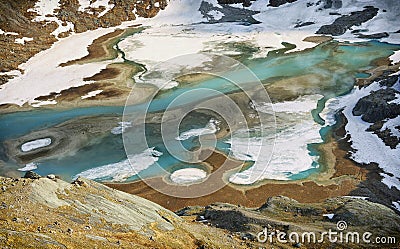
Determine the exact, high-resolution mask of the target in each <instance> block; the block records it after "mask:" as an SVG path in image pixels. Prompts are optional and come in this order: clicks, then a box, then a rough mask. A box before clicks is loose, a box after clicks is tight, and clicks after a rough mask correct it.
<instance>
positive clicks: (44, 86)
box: [0, 23, 130, 106]
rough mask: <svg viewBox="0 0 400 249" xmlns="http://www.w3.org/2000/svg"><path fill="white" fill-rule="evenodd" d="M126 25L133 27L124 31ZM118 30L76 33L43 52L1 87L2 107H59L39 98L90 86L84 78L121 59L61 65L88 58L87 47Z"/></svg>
mask: <svg viewBox="0 0 400 249" xmlns="http://www.w3.org/2000/svg"><path fill="white" fill-rule="evenodd" d="M126 25H130V23H125V24H124V25H122V26H120V27H122V28H123V27H126ZM116 28H118V27H114V28H106V29H97V30H92V31H87V32H84V33H80V34H72V35H71V36H69V37H67V38H64V39H61V40H59V41H57V42H56V43H54V44H53V45H52V47H51V48H49V49H47V50H44V51H41V52H39V53H38V54H36V55H35V56H33V57H32V58H30V59H29V60H28V61H27V62H26V63H23V64H21V65H20V66H19V69H21V70H23V71H24V73H23V74H22V75H21V76H20V77H15V78H13V79H10V80H9V81H8V82H7V83H5V84H3V85H1V86H0V104H6V103H12V104H17V105H20V106H22V105H23V104H24V103H26V102H28V103H29V104H31V105H34V106H40V105H43V104H55V102H54V101H51V102H48V101H47V102H40V101H37V100H35V98H37V97H40V96H46V95H49V94H50V93H52V92H55V93H58V92H60V91H62V90H65V89H69V88H71V87H77V86H81V85H85V84H88V83H90V82H85V81H83V78H86V77H90V76H93V75H94V74H96V73H99V72H100V71H101V70H102V69H105V68H106V66H107V65H108V64H109V63H113V62H117V60H120V59H116V60H111V61H103V62H95V63H89V64H84V65H71V66H66V67H60V66H59V65H60V64H61V63H65V62H67V61H70V60H75V59H79V58H82V57H83V56H86V55H87V54H88V51H87V47H88V46H89V45H90V44H91V43H92V42H93V40H95V39H96V38H98V37H100V36H102V35H104V34H107V33H109V32H112V31H113V30H115V29H116ZM76 44H79V46H77V45H76ZM43 65H46V66H45V67H44V66H43ZM26 89H29V91H27V90H26Z"/></svg>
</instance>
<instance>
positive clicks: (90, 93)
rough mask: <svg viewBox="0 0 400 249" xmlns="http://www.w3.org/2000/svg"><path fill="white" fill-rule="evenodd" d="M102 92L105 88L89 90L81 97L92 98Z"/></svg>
mask: <svg viewBox="0 0 400 249" xmlns="http://www.w3.org/2000/svg"><path fill="white" fill-rule="evenodd" d="M102 92H103V90H94V91H91V92H88V93H87V94H86V95H83V96H81V99H87V98H91V97H94V96H96V95H97V94H99V93H102Z"/></svg>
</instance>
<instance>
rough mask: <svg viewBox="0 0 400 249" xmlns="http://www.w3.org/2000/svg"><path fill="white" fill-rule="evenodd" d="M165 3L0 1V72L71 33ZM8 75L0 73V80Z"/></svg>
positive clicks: (103, 25) (148, 11)
mask: <svg viewBox="0 0 400 249" xmlns="http://www.w3.org/2000/svg"><path fill="white" fill-rule="evenodd" d="M166 5H167V1H166V0H157V1H153V0H143V1H136V0H126V1H116V0H113V1H100V0H98V1H89V0H80V1H78V0H60V1H58V2H57V1H47V0H39V1H35V0H34V1H32V0H31V1H25V0H17V1H14V0H5V1H1V2H0V72H9V71H12V70H16V69H18V65H20V64H21V63H23V62H26V61H27V60H28V59H29V58H30V57H32V56H33V55H35V54H36V53H38V52H40V51H42V50H44V49H47V48H49V47H50V46H51V45H52V44H53V43H54V42H55V41H57V39H60V38H63V37H66V36H68V35H70V34H71V33H82V32H85V31H88V30H94V29H98V28H106V27H113V26H117V25H119V24H121V23H122V22H124V21H130V20H135V19H136V18H141V17H144V18H149V17H153V16H155V15H156V14H157V13H158V12H159V11H160V10H161V9H164V8H165V6H166ZM9 78H11V76H9V75H0V84H1V83H4V82H6V81H7V79H9Z"/></svg>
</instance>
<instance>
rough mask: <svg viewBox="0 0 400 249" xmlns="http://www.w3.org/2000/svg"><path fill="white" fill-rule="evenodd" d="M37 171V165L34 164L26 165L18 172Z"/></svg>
mask: <svg viewBox="0 0 400 249" xmlns="http://www.w3.org/2000/svg"><path fill="white" fill-rule="evenodd" d="M35 169H37V164H36V163H27V164H26V165H25V167H23V168H19V169H18V170H19V171H30V170H35Z"/></svg>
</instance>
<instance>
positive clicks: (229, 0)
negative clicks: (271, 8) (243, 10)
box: [218, 0, 255, 7]
mask: <svg viewBox="0 0 400 249" xmlns="http://www.w3.org/2000/svg"><path fill="white" fill-rule="evenodd" d="M251 1H255V0H218V3H219V4H235V3H241V4H243V7H249V6H250V5H251Z"/></svg>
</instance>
